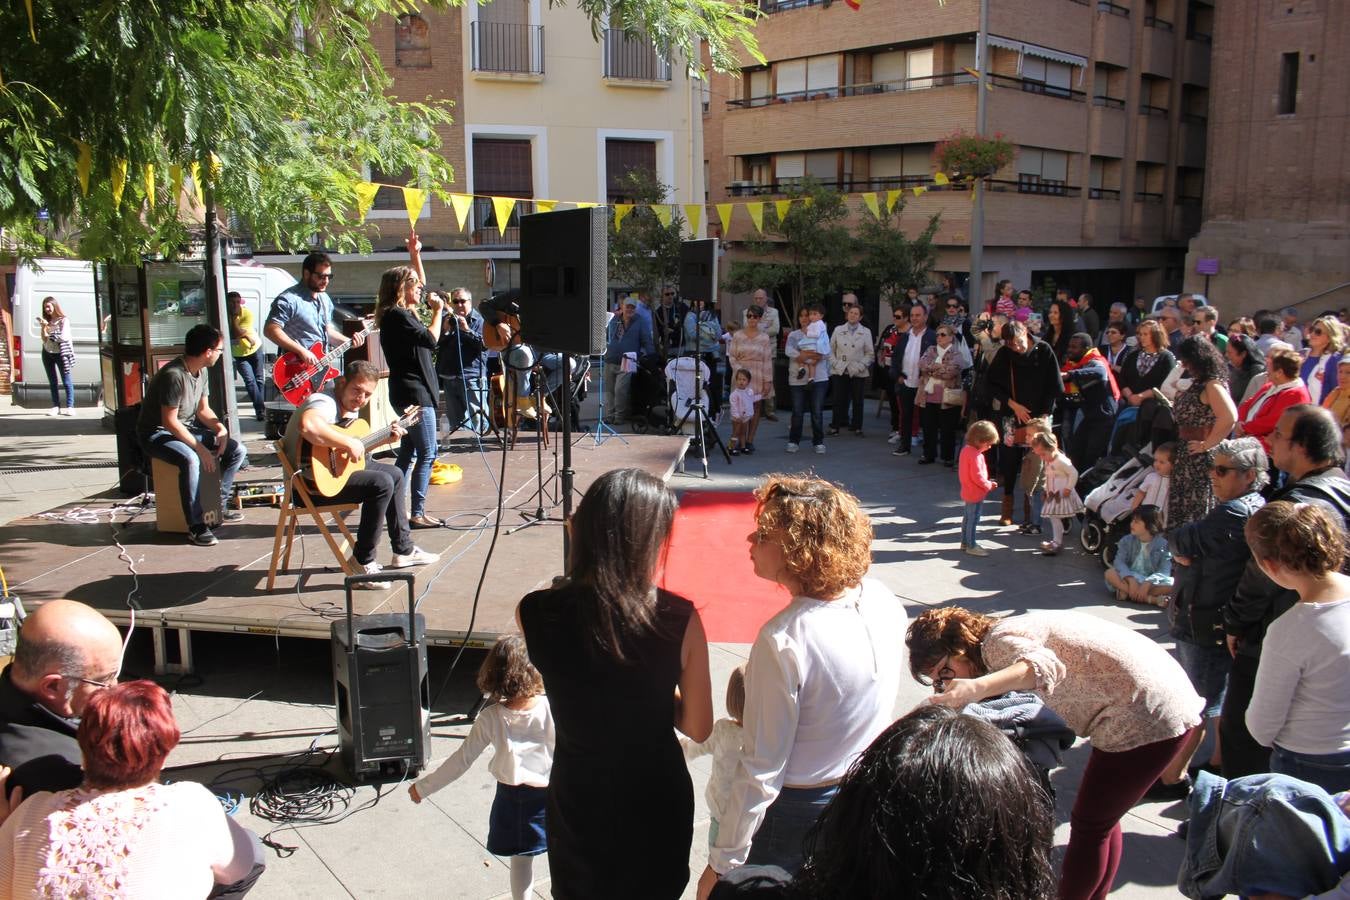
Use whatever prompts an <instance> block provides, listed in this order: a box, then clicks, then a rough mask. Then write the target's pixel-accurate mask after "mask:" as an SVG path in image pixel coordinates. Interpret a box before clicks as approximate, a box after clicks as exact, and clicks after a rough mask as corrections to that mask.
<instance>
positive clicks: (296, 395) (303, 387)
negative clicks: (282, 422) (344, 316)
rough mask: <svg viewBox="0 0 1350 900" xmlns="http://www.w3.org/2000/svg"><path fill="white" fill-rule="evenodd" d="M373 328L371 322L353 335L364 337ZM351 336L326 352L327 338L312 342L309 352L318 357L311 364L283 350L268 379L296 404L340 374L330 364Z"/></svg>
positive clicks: (345, 346)
mask: <svg viewBox="0 0 1350 900" xmlns="http://www.w3.org/2000/svg"><path fill="white" fill-rule="evenodd" d="M377 330H378V329H377V328H376V327H375V326H374V324H373V323H372V324H368V325H366V327H365V328H362V329H361V330H360V331H359V332H358V333H357V334H360V335H363V336H364V335H368V334H370V333H371V332H373V331H377ZM355 338H356V335H353V336H352V337H350V338H348V339H347V340H345V341H343V342H342V343H341V344H338V345H337V346H336V347H334V348H333V349H332V350H329V351H328V352H326V353H325V352H324V349H323V348H324V345H325V344H326V343H327V340H326V339H325V340H322V341H315V342H314V346H312V347H310V348H309V352H310V353H313V354H314V355H315V356H316V357H318V361H317V362H316V363H314V364H313V365H308V364H306V363H305V361H304V360H302V359H301V358H300V356H299V354H297V353H295V352H292V351H287V352H286V353H283V354H282V355H281V356H280V357H278V358H277V361H276V362H275V363H274V364H273V365H272V382H273V383H274V384H275V385H276V386H277V390H278V391H280V392H281V395H282V396H283V397H285V398H286V399H287V400H289V401H290V402H291V403H292V404H294V405H295V406H299V405H300V404H301V403H304V402H305V398H307V397H308V396H309V395H310V394H312V393H314V392H315V391H317V390H319V389H320V388H322V387H323V386H324V385H325V384H327V383H328V382H330V381H332V380H333V379H334V378H337V377H338V376H339V375H341V374H342V372H341V371H339V370H338V369H337V368H335V367H334V366H333V363H334V362H337V361H338V360H340V359H341V358H342V354H344V353H346V352H347V348H348V347H350V346H351V345H352V344H353V343H355Z"/></svg>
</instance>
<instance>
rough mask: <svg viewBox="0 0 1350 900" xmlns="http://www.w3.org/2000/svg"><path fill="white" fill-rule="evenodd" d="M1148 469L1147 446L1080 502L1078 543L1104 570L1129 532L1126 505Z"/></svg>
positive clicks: (1150, 453)
mask: <svg viewBox="0 0 1350 900" xmlns="http://www.w3.org/2000/svg"><path fill="white" fill-rule="evenodd" d="M1103 462H1105V460H1103ZM1152 467H1153V445H1152V444H1148V445H1146V446H1145V447H1144V449H1142V450H1140V451H1139V452H1137V453H1135V454H1134V455H1133V456H1131V457H1129V458H1128V459H1126V461H1125V462H1124V464H1123V465H1121V466H1120V467H1119V468H1117V469H1116V470H1115V471H1114V472H1113V473H1111V476H1110V477H1109V478H1107V479H1106V481H1105V482H1104V483H1103V484H1101V485H1099V486H1098V487H1096V488H1093V489H1092V490H1090V491H1089V492H1088V494H1087V496H1086V497H1085V498H1084V500H1083V506H1085V507H1086V509H1084V510H1083V528H1082V530H1081V531H1080V532H1079V534H1078V541H1079V543H1081V544H1082V545H1083V549H1084V550H1086V551H1087V552H1088V553H1091V554H1093V555H1095V556H1099V557H1100V558H1101V561H1102V565H1104V566H1110V565H1111V563H1112V562H1113V561H1114V560H1115V558H1116V544H1117V543H1119V542H1120V539H1121V538H1122V537H1124V536H1125V534H1126V533H1127V532H1128V531H1129V530H1130V502H1131V501H1132V500H1133V498H1134V493H1135V491H1137V490H1139V486H1140V485H1141V484H1142V483H1143V481H1144V479H1145V478H1146V477H1147V476H1148V473H1149V472H1150V471H1151V470H1152ZM1093 468H1094V470H1095V468H1096V467H1095V466H1094V467H1093Z"/></svg>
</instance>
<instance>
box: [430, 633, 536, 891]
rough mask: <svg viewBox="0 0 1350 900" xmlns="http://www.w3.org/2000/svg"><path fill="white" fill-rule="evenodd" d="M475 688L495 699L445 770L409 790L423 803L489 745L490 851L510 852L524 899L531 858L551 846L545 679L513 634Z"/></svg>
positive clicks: (497, 647) (492, 653) (515, 884)
mask: <svg viewBox="0 0 1350 900" xmlns="http://www.w3.org/2000/svg"><path fill="white" fill-rule="evenodd" d="M478 689H479V690H480V691H482V692H483V694H485V695H486V696H487V697H489V698H490V699H492V700H493V701H494V703H493V704H492V705H490V706H488V707H487V708H486V709H484V710H483V711H482V712H481V713H479V714H478V718H477V719H476V720H475V721H474V723H473V728H472V729H471V730H470V731H469V736H468V737H467V738H465V740H464V743H463V744H461V745H460V748H459V749H458V750H456V751H455V752H454V754H453V755H452V756H451V757H450V758H449V759H447V760H446V761H445V762H443V763H441V766H440V768H438V769H437V770H436V771H434V772H432V773H431V774H430V775H427V776H426V777H424V778H422V779H421V780H420V781H418V782H417V783H416V784H413V785H412V786H410V787H409V788H408V795H409V796H410V797H412V800H413V802H414V803H421V802H422V798H424V797H429V796H431V795H432V794H433V793H435V792H436V791H438V790H440V789H441V788H443V787H445V786H446V785H447V784H449V783H450V782H452V781H454V780H455V779H456V778H459V777H460V776H461V775H463V774H464V773H465V772H467V771H468V770H469V766H471V765H473V761H474V760H475V759H477V758H478V756H479V754H480V753H482V752H483V751H484V750H485V749H487V747H488V745H491V746H492V751H493V752H492V761H491V762H490V763H488V771H490V772H491V773H492V775H493V777H494V778H496V779H497V796H496V797H495V798H494V799H493V801H492V811H491V813H489V815H488V840H487V848H488V852H489V853H491V854H493V855H495V856H506V857H510V860H511V863H510V865H511V896H512V897H513V898H515V900H524V898H526V897H528V896H530V892H531V891H532V890H533V888H534V858H535V857H536V856H538V855H539V854H541V853H544V852H545V851H546V850H547V849H548V847H547V843H546V841H545V832H544V801H545V797H546V795H547V793H548V776H549V771H550V770H551V769H552V768H553V745H554V732H553V714H552V713H551V712H550V711H549V706H548V698H547V697H545V696H544V680H543V679H542V678H541V677H540V676H539V672H538V670H537V669H535V667H534V666H533V665H532V664H531V663H530V657H529V654H527V653H526V652H525V639H524V638H523V637H521V636H519V635H508V636H506V637H504V638H501V639H499V640H498V641H497V643H496V644H494V645H493V646H492V649H491V650H489V651H488V655H487V659H485V660H483V665H482V666H480V667H479V669H478Z"/></svg>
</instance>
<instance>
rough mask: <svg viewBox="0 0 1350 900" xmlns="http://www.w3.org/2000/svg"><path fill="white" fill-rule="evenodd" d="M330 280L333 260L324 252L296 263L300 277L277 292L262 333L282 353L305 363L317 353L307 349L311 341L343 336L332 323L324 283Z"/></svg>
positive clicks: (360, 339) (357, 339) (359, 337)
mask: <svg viewBox="0 0 1350 900" xmlns="http://www.w3.org/2000/svg"><path fill="white" fill-rule="evenodd" d="M332 282H333V263H332V261H331V260H330V259H329V258H328V254H327V253H311V254H309V255H308V256H306V257H305V261H304V262H303V263H301V266H300V280H299V281H297V282H296V283H295V284H293V285H291V286H290V287H288V288H286V290H284V291H282V292H281V293H280V294H278V295H277V297H276V299H275V300H273V301H272V308H271V310H270V311H268V313H267V322H266V324H264V325H263V334H265V335H266V336H267V338H268V339H269V340H270V341H271V342H272V343H274V344H276V345H277V346H278V347H279V348H281V352H282V353H294V354H295V355H296V356H298V357H300V359H301V360H303V361H304V363H305V364H306V365H311V366H312V365H314V363H316V362H318V357H316V356H315V355H314V353H313V352H312V351H311V350H310V348H311V347H313V346H314V345H315V344H321V345H323V346H325V347H326V346H328V345H329V344H330V343H333V344H340V343H342V342H343V341H345V340H347V336H346V335H345V334H343V333H342V331H341V330H340V329H339V328H338V327H337V326H336V325H334V324H333V298H331V297H329V296H328V287H329V285H331V284H332ZM365 341H366V338H365V335H363V334H359V333H358V334H356V335H355V336H354V337H353V338H352V346H354V347H360V346H361V345H362V344H364V343H365Z"/></svg>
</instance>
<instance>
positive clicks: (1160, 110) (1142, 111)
mask: <svg viewBox="0 0 1350 900" xmlns="http://www.w3.org/2000/svg"><path fill="white" fill-rule="evenodd" d="M1139 115H1141V116H1157V117H1158V118H1160V119H1165V118H1167V108H1166V107H1163V106H1153V105H1152V104H1149V103H1140V104H1139Z"/></svg>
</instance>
